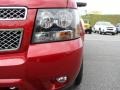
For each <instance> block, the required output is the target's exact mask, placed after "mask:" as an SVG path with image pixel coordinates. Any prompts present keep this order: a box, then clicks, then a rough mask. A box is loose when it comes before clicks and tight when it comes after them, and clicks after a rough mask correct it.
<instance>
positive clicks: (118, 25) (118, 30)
mask: <svg viewBox="0 0 120 90" xmlns="http://www.w3.org/2000/svg"><path fill="white" fill-rule="evenodd" d="M116 29H117V32H118V33H120V23H118V24H117V25H116Z"/></svg>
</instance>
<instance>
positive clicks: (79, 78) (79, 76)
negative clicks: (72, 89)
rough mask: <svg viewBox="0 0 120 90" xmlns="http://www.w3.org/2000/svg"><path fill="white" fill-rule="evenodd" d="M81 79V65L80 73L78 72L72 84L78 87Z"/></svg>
mask: <svg viewBox="0 0 120 90" xmlns="http://www.w3.org/2000/svg"><path fill="white" fill-rule="evenodd" d="M82 77H83V63H82V65H81V68H80V72H79V74H78V76H77V78H76V79H75V83H74V85H75V86H78V85H80V83H81V82H82Z"/></svg>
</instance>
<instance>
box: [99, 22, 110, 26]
mask: <svg viewBox="0 0 120 90" xmlns="http://www.w3.org/2000/svg"><path fill="white" fill-rule="evenodd" d="M97 25H105V26H111V25H112V24H111V23H110V22H98V23H97Z"/></svg>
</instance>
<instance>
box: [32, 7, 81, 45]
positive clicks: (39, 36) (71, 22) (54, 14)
mask: <svg viewBox="0 0 120 90" xmlns="http://www.w3.org/2000/svg"><path fill="white" fill-rule="evenodd" d="M79 37H80V18H79V15H78V13H77V10H76V9H39V10H38V13H37V18H36V23H35V28H34V33H33V38H32V42H33V43H45V42H53V41H63V40H71V39H75V38H79Z"/></svg>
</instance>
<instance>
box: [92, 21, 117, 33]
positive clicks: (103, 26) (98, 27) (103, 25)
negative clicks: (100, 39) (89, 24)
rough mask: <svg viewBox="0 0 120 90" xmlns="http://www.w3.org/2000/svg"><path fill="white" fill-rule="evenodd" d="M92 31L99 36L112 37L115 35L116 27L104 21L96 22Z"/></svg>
mask: <svg viewBox="0 0 120 90" xmlns="http://www.w3.org/2000/svg"><path fill="white" fill-rule="evenodd" d="M92 30H93V32H95V33H96V32H98V33H99V34H107V33H110V34H112V35H115V34H116V33H117V30H116V27H115V26H114V25H113V24H112V23H110V22H106V21H99V22H96V24H95V25H94V26H93V28H92Z"/></svg>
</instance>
